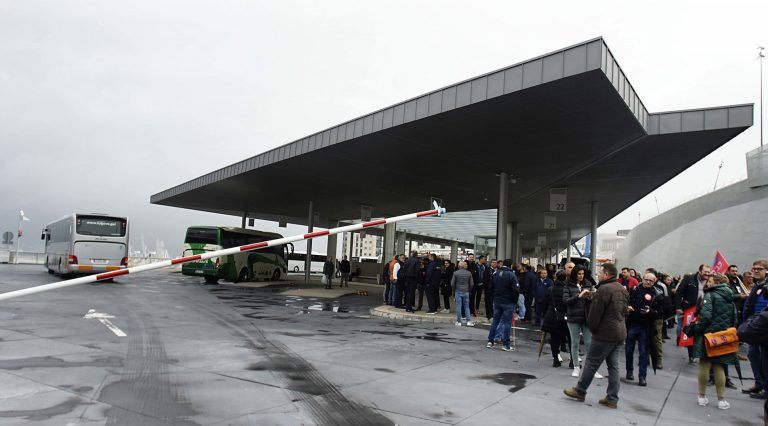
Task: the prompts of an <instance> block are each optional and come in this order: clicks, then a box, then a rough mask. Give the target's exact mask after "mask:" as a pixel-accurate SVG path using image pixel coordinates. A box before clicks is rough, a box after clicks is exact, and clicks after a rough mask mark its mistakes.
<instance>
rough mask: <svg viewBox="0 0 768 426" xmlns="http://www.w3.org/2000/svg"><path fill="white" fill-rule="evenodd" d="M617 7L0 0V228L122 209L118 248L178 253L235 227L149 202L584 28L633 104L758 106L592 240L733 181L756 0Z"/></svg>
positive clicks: (28, 237) (748, 145)
mask: <svg viewBox="0 0 768 426" xmlns="http://www.w3.org/2000/svg"><path fill="white" fill-rule="evenodd" d="M633 4H634V5H633V6H628V2H615V1H606V2H585V1H581V2H573V1H564V2H552V1H548V2H509V1H503V2H465V1H462V2H458V1H457V2H448V1H420V2H414V1H386V2H361V1H348V2H332V1H322V2H318V1H306V2H295V1H280V2H258V1H227V2H222V1H187V0H185V1H178V2H160V1H130V2H116V1H67V2H60V1H29V0H24V1H12V0H0V158H1V159H2V166H1V167H0V232H2V231H6V230H8V231H14V232H15V229H16V227H17V221H18V210H19V209H23V210H24V211H25V212H26V214H27V216H29V217H30V218H31V219H32V221H30V222H25V223H24V229H25V238H23V239H22V240H21V243H22V249H27V250H38V249H40V248H41V245H40V244H39V241H40V240H39V231H40V229H41V228H42V227H43V226H44V225H45V224H46V223H48V222H50V221H52V220H54V219H56V218H58V217H60V216H63V215H65V214H67V213H72V212H108V213H112V214H118V215H127V216H129V217H130V219H131V220H132V242H133V245H134V248H137V245H138V244H139V241H140V238H141V236H142V235H143V236H144V238H145V240H146V241H147V244H148V245H150V246H151V247H152V248H153V247H154V241H155V239H157V238H160V239H162V240H163V241H165V243H166V245H167V246H168V248H169V251H170V252H171V254H172V255H178V254H179V253H180V251H181V244H182V240H183V234H184V230H185V229H186V227H187V226H189V225H192V224H224V225H237V226H239V223H240V219H239V218H234V217H228V216H220V215H213V214H206V213H200V212H193V211H189V210H182V209H177V208H171V207H164V206H155V205H150V204H149V197H150V195H152V194H154V193H157V192H160V191H162V190H165V189H168V188H170V187H172V186H175V185H177V184H180V183H182V182H185V181H187V180H189V179H193V178H196V177H198V176H200V175H203V174H205V173H207V172H210V171H212V170H215V169H218V168H220V167H222V166H226V165H229V164H232V163H234V162H237V161H240V160H243V159H245V158H248V157H250V156H253V155H256V154H259V153H261V152H263V151H265V150H268V149H271V148H274V147H276V146H279V145H282V144H285V143H287V142H291V141H293V140H296V139H298V138H301V137H303V136H306V135H309V134H311V133H314V132H316V131H318V130H321V129H324V128H327V127H329V126H331V125H335V124H338V123H340V122H343V121H345V120H348V119H351V118H355V117H358V116H360V115H363V114H366V113H369V112H371V111H374V110H376V109H379V108H381V107H384V106H388V105H391V104H394V103H396V102H399V101H402V100H404V99H408V98H411V97H414V96H416V95H420V94H423V93H425V92H428V91H430V90H433V89H436V88H439V87H442V86H445V85H448V84H452V83H455V82H458V81H461V80H464V79H467V78H469V77H473V76H475V75H478V74H482V73H485V72H488V71H491V70H494V69H498V68H501V67H504V66H508V65H511V64H513V63H516V62H519V61H523V60H526V59H529V58H531V57H534V56H537V55H540V54H543V53H547V52H550V51H553V50H557V49H560V48H563V47H566V46H569V45H572V44H575V43H578V42H581V41H585V40H588V39H590V38H593V37H596V36H603V37H605V41H606V43H607V44H608V45H609V46H610V48H611V50H612V52H613V53H614V54H615V56H616V59H617V61H618V62H619V64H620V65H621V67H622V69H623V70H624V71H625V73H626V75H627V77H628V78H629V80H630V81H631V82H632V85H633V86H634V88H635V89H636V90H637V93H638V95H639V97H640V98H641V99H642V100H643V102H644V103H645V105H646V107H647V108H648V110H649V111H650V112H660V111H668V110H678V109H688V108H702V107H710V106H720V105H730V104H740V103H753V102H754V103H755V104H756V106H755V111H756V114H755V126H754V127H752V128H751V129H749V130H747V131H746V132H744V133H743V134H741V135H740V136H738V137H737V138H736V139H734V140H732V141H731V142H729V143H728V144H727V145H725V146H723V147H722V148H720V149H718V150H717V151H715V152H714V153H712V154H711V155H709V156H708V157H706V158H704V159H703V160H702V161H700V162H699V163H697V164H696V165H694V166H693V167H691V168H690V169H689V170H687V171H685V172H684V173H682V174H681V175H679V176H678V177H676V178H675V179H673V180H672V181H670V182H668V183H667V184H665V185H664V186H662V187H661V188H659V189H658V190H656V191H654V192H653V193H652V194H650V195H649V196H647V197H646V198H644V199H643V200H641V201H640V202H638V203H637V204H636V205H634V206H632V207H630V208H628V209H627V211H626V212H624V213H622V214H621V215H619V216H617V217H616V218H614V219H613V220H611V221H610V222H608V223H607V224H606V225H604V226H603V227H602V228H601V232H615V230H616V229H619V228H631V227H632V226H634V225H636V224H637V223H638V213H640V219H643V220H644V219H647V218H649V217H651V216H652V215H654V214H656V202H655V198H657V199H658V205H659V207H660V209H661V210H662V211H663V210H665V209H667V208H669V207H672V206H674V205H676V204H679V203H681V202H683V201H685V200H687V199H689V198H692V197H694V196H696V195H699V194H701V193H704V192H706V191H710V190H711V189H712V187H713V185H714V183H715V176H716V173H717V166H718V164H720V161H721V160H722V161H724V166H723V169H722V173H721V175H720V182H721V183H729V182H734V181H736V180H738V179H740V178H743V177H745V176H746V167H745V161H744V154H745V153H746V152H747V151H749V150H751V149H754V148H756V147H758V146H759V116H758V115H759V112H758V111H759V108H758V105H757V104H758V103H759V71H758V70H759V68H758V61H757V60H756V57H757V49H756V48H757V46H761V45H762V46H766V47H768V30H766V28H768V25H766V19H768V13H767V12H768V2H767V1H764V0H762V1H739V2H725V3H724V2H707V1H690V2H686V1H674V2H669V1H637V2H634V3H633ZM307 94H309V96H307ZM296 117H300V118H301V119H300V120H296ZM295 123H299V125H298V126H297V125H296V124H295ZM659 155H664V153H663V152H662V153H659ZM628 166H630V167H638V168H640V167H642V165H639V164H635V165H631V164H630V165H628ZM297 190H300V188H286V193H287V194H288V193H290V192H292V191H297ZM403 213H408V212H403ZM260 226H261V227H263V228H275V229H276V226H275V225H274V224H270V223H262V224H261V225H260ZM280 232H283V233H284V234H286V235H288V234H293V233H298V232H301V228H299V227H289V229H288V230H285V229H283V230H281V231H280ZM324 244H325V243H324V241H322V242H320V243H319V244H318V245H320V247H324Z"/></svg>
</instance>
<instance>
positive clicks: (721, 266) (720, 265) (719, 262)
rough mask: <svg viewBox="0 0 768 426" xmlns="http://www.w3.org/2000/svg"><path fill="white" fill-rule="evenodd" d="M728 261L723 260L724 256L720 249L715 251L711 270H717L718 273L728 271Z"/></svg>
mask: <svg viewBox="0 0 768 426" xmlns="http://www.w3.org/2000/svg"><path fill="white" fill-rule="evenodd" d="M728 266H730V265H728V261H727V260H725V257H723V254H722V253H720V250H718V251H717V253H715V261H714V262H712V272H717V273H718V274H724V273H726V272H728Z"/></svg>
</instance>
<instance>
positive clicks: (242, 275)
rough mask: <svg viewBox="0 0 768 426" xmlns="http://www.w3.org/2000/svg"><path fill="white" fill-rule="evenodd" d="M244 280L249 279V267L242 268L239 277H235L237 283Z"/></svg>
mask: <svg viewBox="0 0 768 426" xmlns="http://www.w3.org/2000/svg"><path fill="white" fill-rule="evenodd" d="M243 281H248V268H243V269H241V270H240V273H239V274H237V278H235V282H236V283H241V282H243Z"/></svg>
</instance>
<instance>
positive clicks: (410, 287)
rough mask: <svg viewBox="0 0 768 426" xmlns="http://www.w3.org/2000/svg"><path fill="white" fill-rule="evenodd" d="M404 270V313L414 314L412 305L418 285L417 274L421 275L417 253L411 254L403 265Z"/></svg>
mask: <svg viewBox="0 0 768 426" xmlns="http://www.w3.org/2000/svg"><path fill="white" fill-rule="evenodd" d="M403 269H405V312H415V310H414V306H413V305H414V304H415V302H416V287H417V286H418V285H419V274H421V259H419V252H417V251H416V250H414V251H412V252H411V257H409V258H408V260H406V261H405V264H404V265H403Z"/></svg>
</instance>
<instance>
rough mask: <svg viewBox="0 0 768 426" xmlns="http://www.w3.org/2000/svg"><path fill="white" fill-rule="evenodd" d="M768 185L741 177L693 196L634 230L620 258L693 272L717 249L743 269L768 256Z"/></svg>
mask: <svg viewBox="0 0 768 426" xmlns="http://www.w3.org/2000/svg"><path fill="white" fill-rule="evenodd" d="M767 225H768V187H766V186H762V187H758V188H751V187H750V186H749V181H747V180H745V181H741V182H738V183H735V184H733V185H730V186H728V187H725V188H722V189H720V190H717V191H715V192H712V193H711V194H707V195H704V196H702V197H699V198H697V199H695V200H692V201H689V202H688V203H685V204H683V205H681V206H678V207H676V208H674V209H672V210H670V211H667V212H665V213H663V214H661V215H659V216H656V217H655V218H653V219H650V220H648V221H646V222H644V223H642V224H640V225H638V226H637V227H636V228H635V229H633V230H632V232H630V234H629V236H628V237H627V239H626V240H625V241H624V242H623V243H622V244H621V246H619V247H618V249H617V250H616V255H615V256H616V262H617V264H618V265H619V266H620V267H622V266H629V267H632V268H635V269H637V270H643V269H645V268H648V267H654V268H656V269H658V270H660V271H662V272H666V273H671V274H682V273H686V272H693V271H695V270H696V268H697V267H698V266H699V265H700V264H702V263H706V264H710V265H711V264H712V260H713V259H714V257H715V251H716V250H720V252H721V253H723V255H724V256H725V258H726V260H728V262H730V263H731V264H736V265H738V266H739V269H740V270H741V271H744V270H746V267H747V266H751V264H752V262H753V261H754V260H755V259H758V258H768V226H767Z"/></svg>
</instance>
